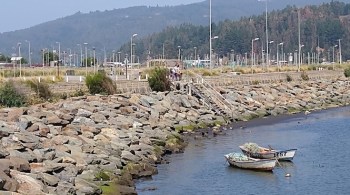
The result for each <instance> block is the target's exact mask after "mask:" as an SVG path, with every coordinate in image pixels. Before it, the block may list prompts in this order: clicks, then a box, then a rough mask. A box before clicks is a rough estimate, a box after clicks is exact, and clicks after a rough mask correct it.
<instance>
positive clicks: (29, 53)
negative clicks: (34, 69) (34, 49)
mask: <svg viewBox="0 0 350 195" xmlns="http://www.w3.org/2000/svg"><path fill="white" fill-rule="evenodd" d="M26 42H27V43H28V59H29V66H31V65H32V56H31V51H30V41H28V40H26Z"/></svg>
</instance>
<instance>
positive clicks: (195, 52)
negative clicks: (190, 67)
mask: <svg viewBox="0 0 350 195" xmlns="http://www.w3.org/2000/svg"><path fill="white" fill-rule="evenodd" d="M193 49H194V60H197V47H194V48H193Z"/></svg>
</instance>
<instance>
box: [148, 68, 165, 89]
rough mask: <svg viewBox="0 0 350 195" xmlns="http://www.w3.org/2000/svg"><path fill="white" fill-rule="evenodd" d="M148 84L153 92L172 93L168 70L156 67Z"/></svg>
mask: <svg viewBox="0 0 350 195" xmlns="http://www.w3.org/2000/svg"><path fill="white" fill-rule="evenodd" d="M148 83H149V86H150V87H151V89H152V90H153V91H157V92H159V91H160V92H163V91H170V86H171V82H170V79H169V71H168V69H166V68H160V67H155V68H154V69H153V70H152V71H151V72H150V77H149V78H148Z"/></svg>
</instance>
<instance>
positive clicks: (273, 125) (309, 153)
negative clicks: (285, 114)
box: [137, 107, 350, 195]
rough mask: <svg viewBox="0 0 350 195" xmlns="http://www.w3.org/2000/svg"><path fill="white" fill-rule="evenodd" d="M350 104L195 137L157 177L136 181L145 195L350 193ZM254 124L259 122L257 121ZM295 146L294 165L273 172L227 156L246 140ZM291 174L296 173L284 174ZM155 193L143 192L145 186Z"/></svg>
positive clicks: (139, 190) (287, 146)
mask: <svg viewBox="0 0 350 195" xmlns="http://www.w3.org/2000/svg"><path fill="white" fill-rule="evenodd" d="M349 119H350V107H346V108H339V109H332V110H328V111H322V112H318V113H312V114H310V115H308V116H305V115H299V116H296V117H295V118H290V119H284V120H277V121H276V120H273V119H264V120H262V121H254V122H253V123H252V122H250V123H247V124H244V125H245V126H246V128H243V129H241V128H238V127H237V126H234V128H235V129H234V130H227V135H225V136H217V137H215V138H210V139H204V140H196V141H195V142H194V143H193V144H190V145H189V146H188V148H186V151H185V153H183V154H176V155H173V156H171V158H170V161H171V163H170V164H167V165H160V166H159V167H158V168H159V174H158V175H155V176H153V180H147V181H140V182H138V183H137V191H138V193H139V194H142V195H148V194H149V195H158V194H161V195H173V194H174V195H187V194H201V195H202V194H208V195H214V194H215V195H216V194H218V195H224V194H283V195H285V194H303V195H304V194H327V195H328V194H329V195H335V194H350V123H349ZM254 123H255V124H254ZM247 141H250V142H256V143H258V144H261V145H267V144H270V145H271V146H273V147H275V148H280V149H282V148H297V149H298V151H297V155H296V157H295V159H294V160H293V163H283V164H282V167H283V168H281V167H277V168H276V169H275V170H274V171H273V173H265V172H254V171H249V170H241V169H237V168H232V167H229V166H228V164H227V163H226V162H225V159H224V155H225V154H227V153H230V152H233V151H239V148H238V146H239V145H241V144H243V143H245V142H247ZM286 173H290V174H291V175H292V177H290V178H287V177H285V174H286ZM154 187H155V188H156V190H155V191H144V189H146V188H154Z"/></svg>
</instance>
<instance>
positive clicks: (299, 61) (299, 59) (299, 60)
mask: <svg viewBox="0 0 350 195" xmlns="http://www.w3.org/2000/svg"><path fill="white" fill-rule="evenodd" d="M300 39H301V38H300V10H299V9H298V42H299V57H298V72H300V64H301V43H300V42H301V40H300Z"/></svg>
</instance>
